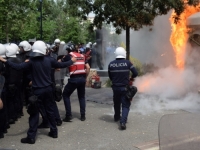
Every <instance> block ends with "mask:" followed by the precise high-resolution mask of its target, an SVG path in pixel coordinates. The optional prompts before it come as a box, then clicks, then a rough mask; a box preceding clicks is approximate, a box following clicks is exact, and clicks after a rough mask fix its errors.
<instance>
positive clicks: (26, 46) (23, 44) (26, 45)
mask: <svg viewBox="0 0 200 150" xmlns="http://www.w3.org/2000/svg"><path fill="white" fill-rule="evenodd" d="M19 47H20V48H21V47H22V48H23V50H24V51H25V52H27V51H30V50H31V44H29V43H28V41H22V42H20V43H19ZM20 50H21V49H20Z"/></svg>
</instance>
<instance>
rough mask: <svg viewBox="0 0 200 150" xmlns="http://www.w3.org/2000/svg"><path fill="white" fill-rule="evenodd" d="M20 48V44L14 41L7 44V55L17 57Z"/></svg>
mask: <svg viewBox="0 0 200 150" xmlns="http://www.w3.org/2000/svg"><path fill="white" fill-rule="evenodd" d="M18 50H19V48H18V46H17V45H16V44H14V43H11V44H9V45H7V46H6V57H16V54H17V51H18Z"/></svg>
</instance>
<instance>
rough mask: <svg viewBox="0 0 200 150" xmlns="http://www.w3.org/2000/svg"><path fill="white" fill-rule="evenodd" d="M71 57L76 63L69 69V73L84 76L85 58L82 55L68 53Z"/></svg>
mask: <svg viewBox="0 0 200 150" xmlns="http://www.w3.org/2000/svg"><path fill="white" fill-rule="evenodd" d="M69 54H70V55H71V56H73V57H75V58H76V59H77V61H76V62H75V63H74V64H73V65H71V66H70V67H69V73H70V75H72V74H85V73H86V71H85V57H84V55H82V54H80V53H76V52H70V53H69Z"/></svg>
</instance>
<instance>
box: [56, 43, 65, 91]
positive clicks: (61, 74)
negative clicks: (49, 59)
mask: <svg viewBox="0 0 200 150" xmlns="http://www.w3.org/2000/svg"><path fill="white" fill-rule="evenodd" d="M65 48H66V46H65V45H63V44H60V46H59V50H58V57H57V59H58V60H59V59H61V58H62V57H63V56H65V55H67V54H68V53H67V51H66V49H65ZM66 70H67V69H66V68H58V69H56V70H55V74H54V77H55V83H56V85H57V86H61V87H63V85H64V78H65V75H66Z"/></svg>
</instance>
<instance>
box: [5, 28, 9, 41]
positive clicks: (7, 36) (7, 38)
mask: <svg viewBox="0 0 200 150" xmlns="http://www.w3.org/2000/svg"><path fill="white" fill-rule="evenodd" d="M6 42H7V43H9V35H8V25H6Z"/></svg>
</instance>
